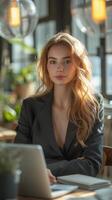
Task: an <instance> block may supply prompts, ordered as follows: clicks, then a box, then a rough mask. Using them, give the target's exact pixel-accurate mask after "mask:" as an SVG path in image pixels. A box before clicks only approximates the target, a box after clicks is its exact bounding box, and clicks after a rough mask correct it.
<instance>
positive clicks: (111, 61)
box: [106, 55, 112, 95]
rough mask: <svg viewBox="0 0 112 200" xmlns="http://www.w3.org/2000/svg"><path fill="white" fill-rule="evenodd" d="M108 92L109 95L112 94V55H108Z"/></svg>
mask: <svg viewBox="0 0 112 200" xmlns="http://www.w3.org/2000/svg"><path fill="white" fill-rule="evenodd" d="M106 66H107V68H106V69H107V71H106V81H107V82H106V92H107V94H108V95H112V55H107V56H106Z"/></svg>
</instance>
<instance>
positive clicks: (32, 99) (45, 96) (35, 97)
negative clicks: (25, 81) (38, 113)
mask: <svg viewBox="0 0 112 200" xmlns="http://www.w3.org/2000/svg"><path fill="white" fill-rule="evenodd" d="M49 99H51V92H49V93H47V94H43V95H33V96H30V97H28V98H26V99H24V100H23V104H35V103H36V104H37V103H43V102H46V101H49Z"/></svg>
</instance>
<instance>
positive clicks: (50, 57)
mask: <svg viewBox="0 0 112 200" xmlns="http://www.w3.org/2000/svg"><path fill="white" fill-rule="evenodd" d="M48 59H54V60H56V58H55V57H52V56H49V57H48Z"/></svg>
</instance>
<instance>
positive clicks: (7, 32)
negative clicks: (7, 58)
mask: <svg viewBox="0 0 112 200" xmlns="http://www.w3.org/2000/svg"><path fill="white" fill-rule="evenodd" d="M37 22H38V11H37V7H36V5H35V3H34V2H33V1H32V0H0V36H2V37H3V38H5V39H11V38H15V37H16V38H24V37H26V36H27V35H29V34H31V33H32V32H33V31H34V29H35V28H36V25H37Z"/></svg>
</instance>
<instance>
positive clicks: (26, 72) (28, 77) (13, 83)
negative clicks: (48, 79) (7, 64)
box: [6, 63, 36, 99]
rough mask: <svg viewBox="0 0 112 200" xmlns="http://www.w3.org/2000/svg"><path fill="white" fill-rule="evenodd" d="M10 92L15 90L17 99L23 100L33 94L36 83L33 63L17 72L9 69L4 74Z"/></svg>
mask: <svg viewBox="0 0 112 200" xmlns="http://www.w3.org/2000/svg"><path fill="white" fill-rule="evenodd" d="M6 77H7V80H8V82H9V85H10V87H11V90H15V91H16V94H17V97H18V98H22V99H23V98H25V97H27V96H29V95H30V94H33V92H34V87H35V86H34V85H35V81H36V73H35V63H32V64H29V65H27V66H26V67H22V68H20V70H18V71H17V72H15V71H14V70H13V68H9V69H8V71H7V74H6Z"/></svg>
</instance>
